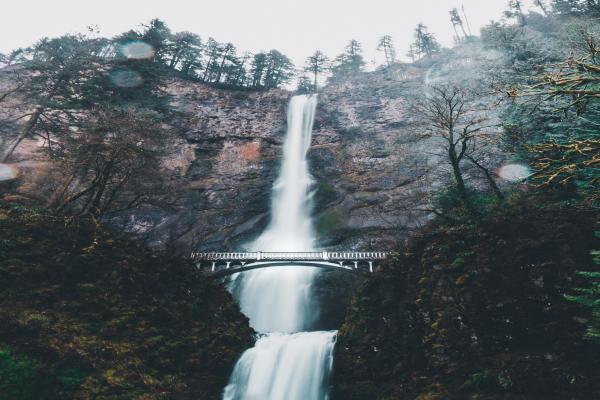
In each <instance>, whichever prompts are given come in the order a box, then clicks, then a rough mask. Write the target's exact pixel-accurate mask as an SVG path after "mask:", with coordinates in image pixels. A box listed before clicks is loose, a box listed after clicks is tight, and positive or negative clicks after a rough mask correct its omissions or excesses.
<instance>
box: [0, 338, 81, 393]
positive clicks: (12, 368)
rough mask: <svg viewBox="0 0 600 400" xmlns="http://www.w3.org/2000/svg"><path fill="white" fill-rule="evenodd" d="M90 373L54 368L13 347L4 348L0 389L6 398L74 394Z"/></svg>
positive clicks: (0, 360)
mask: <svg viewBox="0 0 600 400" xmlns="http://www.w3.org/2000/svg"><path fill="white" fill-rule="evenodd" d="M86 376H87V373H86V372H84V371H82V370H80V369H77V368H65V367H64V366H63V367H60V366H59V367H57V368H56V369H54V368H53V367H48V366H45V365H44V364H43V363H41V362H40V361H38V360H33V359H31V358H30V357H28V356H26V355H24V354H17V353H16V352H15V351H14V350H13V349H11V348H10V347H7V348H4V349H2V348H0V393H2V398H3V399H6V400H44V399H58V398H66V397H71V396H72V395H73V392H74V391H75V390H77V388H78V387H79V386H80V385H81V383H82V382H83V380H84V379H85V378H86Z"/></svg>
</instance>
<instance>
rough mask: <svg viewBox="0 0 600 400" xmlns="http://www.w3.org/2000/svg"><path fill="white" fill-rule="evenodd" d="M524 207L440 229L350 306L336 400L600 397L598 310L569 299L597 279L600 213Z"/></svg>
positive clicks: (532, 203) (339, 348)
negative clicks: (594, 334)
mask: <svg viewBox="0 0 600 400" xmlns="http://www.w3.org/2000/svg"><path fill="white" fill-rule="evenodd" d="M543 201H544V200H543V199H539V198H537V199H536V198H534V199H531V200H525V201H524V202H516V203H515V202H513V203H512V204H509V205H507V208H506V210H504V211H497V212H495V213H492V214H491V215H488V216H486V217H485V218H484V219H483V220H481V221H480V222H479V223H478V224H459V223H455V224H452V225H445V224H440V223H437V224H436V225H433V226H430V227H429V228H428V229H427V230H426V231H425V232H424V233H422V234H421V235H419V236H417V237H415V238H414V239H412V240H411V242H410V244H409V245H408V246H407V247H406V248H405V249H404V250H403V252H402V253H401V254H399V255H398V256H397V257H396V258H394V259H393V260H391V261H390V262H389V265H387V267H385V268H384V269H383V271H382V272H381V273H379V274H377V275H376V276H374V277H373V278H371V279H369V280H368V281H366V282H365V283H364V284H363V285H362V286H361V287H360V288H359V289H358V291H357V293H356V294H355V296H354V298H353V299H352V302H351V305H350V307H349V308H348V312H347V315H346V320H345V323H344V324H343V326H342V328H341V329H340V331H339V335H338V341H337V344H336V353H335V359H334V365H335V368H334V374H335V376H334V379H333V380H334V382H333V384H334V391H333V394H332V398H333V399H343V400H363V399H372V400H384V399H385V400H387V399H404V398H406V399H419V400H438V399H439V400H446V399H486V400H495V399H498V400H499V399H511V400H512V399H515V400H516V399H519V400H520V399H523V400H525V399H527V400H531V399H540V400H541V399H556V400H563V399H580V400H587V399H593V398H599V397H600V386H599V382H600V375H599V371H600V364H599V362H600V354H599V351H600V349H599V348H598V346H596V345H594V344H593V343H591V342H586V341H585V340H584V333H585V330H586V325H585V322H586V321H587V318H589V317H590V316H589V311H588V310H584V309H583V308H582V307H581V306H579V305H577V304H575V303H572V302H569V301H568V300H566V299H565V297H564V294H565V293H574V292H573V290H574V288H577V287H582V282H580V281H579V280H578V276H577V275H576V273H575V271H576V270H584V271H593V270H596V269H597V266H596V267H595V266H594V265H593V261H592V259H591V255H590V250H592V249H594V248H596V247H595V246H597V243H596V244H594V223H593V222H592V221H593V217H592V212H581V211H576V210H571V211H567V210H561V209H559V208H552V207H546V208H544V209H542V208H538V207H537V205H538V204H540V203H543Z"/></svg>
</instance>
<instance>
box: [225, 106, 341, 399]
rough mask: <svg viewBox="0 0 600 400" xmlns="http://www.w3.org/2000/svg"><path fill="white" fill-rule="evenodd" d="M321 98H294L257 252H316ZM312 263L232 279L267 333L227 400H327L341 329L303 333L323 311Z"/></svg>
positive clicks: (254, 246) (239, 370) (236, 375)
mask: <svg viewBox="0 0 600 400" xmlns="http://www.w3.org/2000/svg"><path fill="white" fill-rule="evenodd" d="M316 105H317V96H316V95H306V96H295V97H293V98H292V99H291V101H290V105H289V108H288V115H287V118H288V130H287V135H286V138H285V143H284V147H283V160H282V163H281V170H280V173H279V177H278V178H277V180H276V182H275V184H274V186H273V200H272V205H271V211H272V216H271V222H270V224H269V226H268V227H267V229H266V230H265V231H264V232H263V234H262V235H260V237H259V238H258V239H257V240H256V241H254V242H253V243H251V244H250V245H249V246H248V248H249V250H254V251H311V250H314V248H315V235H314V230H313V226H312V219H311V185H312V178H311V176H310V173H309V169H308V162H307V160H306V154H307V152H308V149H309V147H310V142H311V136H312V126H313V121H314V116H315V109H316ZM315 276H316V272H315V269H314V268H310V267H302V266H285V267H273V268H268V269H264V270H256V271H250V272H245V273H242V274H240V275H239V276H237V277H235V278H234V281H233V282H232V284H231V289H232V291H233V293H234V295H235V296H236V297H237V299H238V301H239V303H240V306H241V308H242V311H243V312H244V313H245V314H246V315H247V316H248V317H249V318H250V324H251V325H252V327H253V328H254V329H256V330H257V331H259V332H263V333H265V334H264V335H262V337H261V338H260V339H259V340H258V341H257V342H256V345H255V346H254V347H253V348H252V349H249V350H247V351H246V352H245V353H244V355H243V356H242V357H241V359H240V360H239V361H238V363H237V364H236V366H235V368H234V371H233V373H232V374H231V378H230V380H229V385H227V387H226V388H225V391H224V393H223V399H224V400H324V399H326V398H327V380H328V376H329V372H330V370H331V364H332V360H333V356H332V354H333V347H334V343H335V338H336V332H335V331H331V332H306V331H307V330H310V328H311V326H313V324H314V322H315V321H316V319H317V317H318V315H319V305H318V304H317V302H315V301H314V300H313V296H311V289H312V283H313V280H314V278H315Z"/></svg>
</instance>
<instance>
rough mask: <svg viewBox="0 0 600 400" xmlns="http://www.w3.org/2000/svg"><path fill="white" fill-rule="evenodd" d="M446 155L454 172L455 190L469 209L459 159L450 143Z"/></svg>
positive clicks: (469, 205)
mask: <svg viewBox="0 0 600 400" xmlns="http://www.w3.org/2000/svg"><path fill="white" fill-rule="evenodd" d="M448 156H449V158H450V164H451V165H452V173H453V174H454V181H455V182H456V190H458V195H459V196H460V199H461V201H462V202H463V204H464V205H465V207H466V208H467V209H469V210H471V203H470V202H469V196H468V195H467V188H466V186H465V180H464V178H463V176H462V171H461V170H460V161H459V159H458V155H457V154H456V149H455V148H454V146H452V145H451V146H450V148H449V149H448Z"/></svg>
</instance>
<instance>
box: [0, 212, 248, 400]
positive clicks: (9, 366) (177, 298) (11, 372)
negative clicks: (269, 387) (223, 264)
mask: <svg viewBox="0 0 600 400" xmlns="http://www.w3.org/2000/svg"><path fill="white" fill-rule="evenodd" d="M0 282H2V285H0V394H1V395H0V398H2V399H4V400H13V399H21V400H24V399H31V400H33V399H36V400H38V399H123V400H131V399H199V398H201V399H217V398H219V397H220V396H219V395H220V392H221V390H222V388H223V387H224V386H225V384H226V382H227V379H228V376H229V374H230V372H231V370H232V368H233V364H234V363H235V361H236V359H237V357H238V356H239V355H240V354H241V352H242V351H243V350H244V349H246V348H247V347H248V346H250V345H251V344H252V342H253V340H252V334H253V332H252V330H251V329H250V328H249V326H248V321H247V319H246V318H245V317H244V316H243V315H242V314H241V313H240V312H239V309H238V307H237V305H235V303H234V301H233V299H232V297H231V296H230V295H229V293H228V292H227V291H226V290H225V289H224V288H223V287H221V286H218V285H216V284H213V283H211V282H209V281H208V280H207V279H206V278H205V277H203V276H202V275H201V274H200V273H199V272H198V271H197V270H196V269H195V268H194V266H193V265H190V264H189V263H188V262H186V261H183V260H180V259H178V258H175V257H171V256H168V255H164V254H157V253H155V252H153V251H152V250H149V249H147V248H145V247H144V246H142V245H140V244H138V243H136V242H132V241H129V240H126V239H124V238H123V237H117V236H114V235H112V234H110V233H109V232H107V231H104V230H103V229H102V228H101V227H99V226H95V225H94V224H93V223H92V221H80V220H75V219H71V218H55V217H52V216H49V215H44V214H41V213H38V212H36V211H34V210H30V209H24V208H23V207H22V206H17V205H10V204H6V203H2V204H1V205H0Z"/></svg>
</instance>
